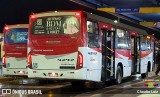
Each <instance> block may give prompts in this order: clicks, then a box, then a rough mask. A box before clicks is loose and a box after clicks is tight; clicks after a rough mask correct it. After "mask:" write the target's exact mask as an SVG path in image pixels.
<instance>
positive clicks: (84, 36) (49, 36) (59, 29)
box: [28, 11, 154, 84]
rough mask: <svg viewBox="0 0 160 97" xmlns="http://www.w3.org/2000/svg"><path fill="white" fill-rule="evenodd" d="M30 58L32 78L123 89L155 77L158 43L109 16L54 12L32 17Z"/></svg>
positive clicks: (37, 14)
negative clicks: (132, 80) (133, 79)
mask: <svg viewBox="0 0 160 97" xmlns="http://www.w3.org/2000/svg"><path fill="white" fill-rule="evenodd" d="M28 52H29V53H28V67H29V68H28V77H29V78H42V79H43V78H44V79H58V80H62V79H66V80H70V81H71V82H72V81H73V80H83V81H86V80H88V81H95V82H100V81H107V80H109V79H115V81H116V82H117V83H118V84H119V83H121V82H122V79H123V78H124V77H128V76H131V75H134V74H142V76H143V77H145V76H146V74H147V73H148V72H150V71H152V66H153V53H154V38H152V36H150V35H147V32H146V31H145V30H143V29H140V28H136V27H133V26H132V25H127V24H124V23H121V22H119V23H117V24H116V23H114V20H113V19H110V18H107V17H105V16H100V15H97V14H93V13H88V12H84V11H50V12H42V13H36V14H33V15H31V16H30V25H29V46H28ZM72 83H73V82H72Z"/></svg>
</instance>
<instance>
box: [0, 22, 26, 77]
mask: <svg viewBox="0 0 160 97" xmlns="http://www.w3.org/2000/svg"><path fill="white" fill-rule="evenodd" d="M3 33H4V46H3V50H4V56H3V58H2V65H3V68H2V70H3V75H5V76H8V75H9V76H27V73H28V72H27V66H28V65H27V40H28V24H15V25H6V26H5V27H4V30H3Z"/></svg>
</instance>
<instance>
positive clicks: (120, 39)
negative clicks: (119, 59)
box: [115, 29, 131, 49]
mask: <svg viewBox="0 0 160 97" xmlns="http://www.w3.org/2000/svg"><path fill="white" fill-rule="evenodd" d="M115 47H116V48H119V49H130V48H131V47H130V35H129V32H128V31H124V30H121V29H117V31H116V46H115Z"/></svg>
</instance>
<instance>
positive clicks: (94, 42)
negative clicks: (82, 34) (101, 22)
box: [87, 21, 100, 48]
mask: <svg viewBox="0 0 160 97" xmlns="http://www.w3.org/2000/svg"><path fill="white" fill-rule="evenodd" d="M98 31H99V30H98V23H96V22H91V21H87V33H88V47H91V48H97V47H100V44H99V32H98Z"/></svg>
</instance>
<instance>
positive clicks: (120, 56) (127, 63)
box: [115, 49, 131, 77]
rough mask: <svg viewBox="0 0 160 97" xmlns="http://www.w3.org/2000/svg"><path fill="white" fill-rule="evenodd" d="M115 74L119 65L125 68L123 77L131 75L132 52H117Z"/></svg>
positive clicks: (118, 50)
mask: <svg viewBox="0 0 160 97" xmlns="http://www.w3.org/2000/svg"><path fill="white" fill-rule="evenodd" d="M115 52H116V54H115V72H116V70H117V66H118V64H122V66H123V77H127V76H130V75H131V53H130V52H131V51H130V50H120V49H116V50H115Z"/></svg>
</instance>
